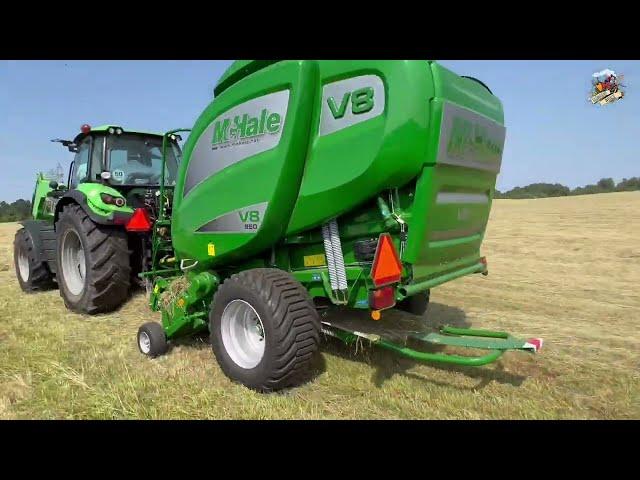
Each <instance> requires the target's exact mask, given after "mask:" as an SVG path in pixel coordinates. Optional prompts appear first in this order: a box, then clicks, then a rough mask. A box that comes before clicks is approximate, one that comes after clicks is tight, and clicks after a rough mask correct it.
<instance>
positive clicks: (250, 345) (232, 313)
mask: <svg viewBox="0 0 640 480" xmlns="http://www.w3.org/2000/svg"><path fill="white" fill-rule="evenodd" d="M220 327H221V330H222V343H223V344H224V348H225V350H226V351H227V353H228V354H229V356H230V357H231V359H232V360H233V361H234V362H235V363H236V364H237V365H238V366H240V367H242V368H246V369H251V368H254V367H256V366H257V365H258V364H259V363H260V361H261V360H262V357H264V348H265V342H266V337H265V332H264V325H263V324H262V319H261V318H260V315H258V312H256V310H255V308H253V307H252V306H251V305H250V304H249V303H247V302H245V301H244V300H232V301H231V302H229V303H228V304H227V306H226V307H225V308H224V311H223V312H222V322H221V326H220Z"/></svg>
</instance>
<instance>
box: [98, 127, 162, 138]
mask: <svg viewBox="0 0 640 480" xmlns="http://www.w3.org/2000/svg"><path fill="white" fill-rule="evenodd" d="M111 127H113V128H122V130H123V131H124V132H125V133H139V134H142V135H157V136H159V137H161V136H163V135H164V132H162V133H158V132H144V131H142V130H129V129H126V128H123V127H121V126H120V125H100V126H99V127H91V131H92V132H106V131H107V130H109V129H110V128H111Z"/></svg>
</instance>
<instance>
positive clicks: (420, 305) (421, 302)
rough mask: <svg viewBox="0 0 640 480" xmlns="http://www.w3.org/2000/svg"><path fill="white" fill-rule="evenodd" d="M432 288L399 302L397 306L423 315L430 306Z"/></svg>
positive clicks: (405, 310)
mask: <svg viewBox="0 0 640 480" xmlns="http://www.w3.org/2000/svg"><path fill="white" fill-rule="evenodd" d="M430 296H431V290H427V291H426V292H420V293H417V294H415V295H412V296H411V297H408V298H405V299H404V300H402V301H400V302H398V303H397V305H396V308H397V309H399V310H402V311H404V312H409V313H412V314H414V315H418V316H420V317H422V316H423V315H424V314H426V313H427V310H428V308H429V297H430Z"/></svg>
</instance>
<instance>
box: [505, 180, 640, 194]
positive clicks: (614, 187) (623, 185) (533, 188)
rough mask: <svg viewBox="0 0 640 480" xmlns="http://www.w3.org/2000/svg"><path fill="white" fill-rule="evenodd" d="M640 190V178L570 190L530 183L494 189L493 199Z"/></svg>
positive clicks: (562, 187)
mask: <svg viewBox="0 0 640 480" xmlns="http://www.w3.org/2000/svg"><path fill="white" fill-rule="evenodd" d="M634 190H640V177H632V178H624V179H622V181H620V182H618V183H617V184H616V183H615V182H614V181H613V179H612V178H602V179H600V180H599V181H598V183H596V184H595V185H585V186H584V187H576V188H574V189H571V188H569V187H566V186H564V185H561V184H560V183H532V184H531V185H527V186H526V187H515V188H512V189H511V190H509V191H508V192H501V191H500V190H498V189H496V190H495V194H494V198H513V199H520V198H545V197H568V196H571V195H590V194H594V193H609V192H631V191H634Z"/></svg>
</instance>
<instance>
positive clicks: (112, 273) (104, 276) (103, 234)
mask: <svg viewBox="0 0 640 480" xmlns="http://www.w3.org/2000/svg"><path fill="white" fill-rule="evenodd" d="M56 234H57V237H58V242H57V243H58V247H57V248H58V250H57V252H56V253H57V255H56V257H57V259H56V260H57V263H58V269H57V270H58V271H57V276H58V285H59V287H60V296H61V297H62V298H63V299H64V303H65V305H66V306H67V308H68V309H70V310H73V311H75V312H80V313H89V314H94V313H102V312H109V311H112V310H115V309H116V308H118V307H119V306H120V305H122V304H123V303H124V301H125V300H126V299H127V297H128V295H129V286H130V274H131V267H130V264H129V261H130V260H129V250H128V247H127V234H126V233H125V232H124V231H123V230H122V229H119V228H113V227H107V226H103V225H97V224H95V223H94V222H93V221H92V220H91V219H90V218H89V216H88V215H87V214H86V212H85V211H84V210H83V209H82V208H81V207H80V206H79V205H76V204H71V205H67V206H65V207H64V208H63V210H62V212H61V213H60V217H59V219H58V222H57V223H56Z"/></svg>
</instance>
